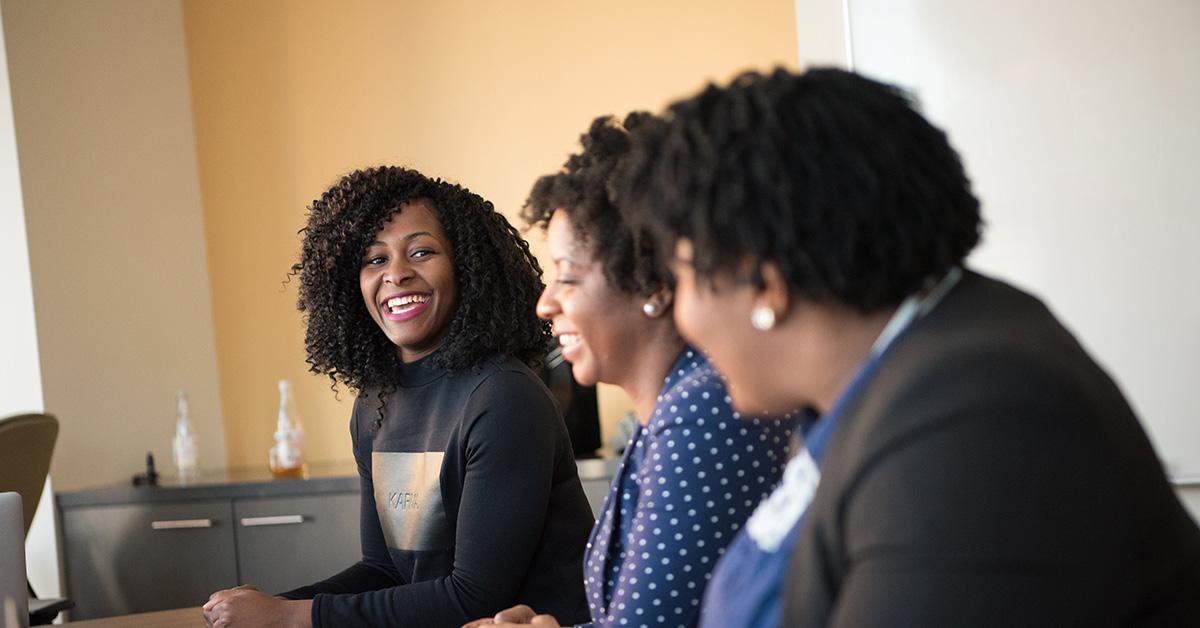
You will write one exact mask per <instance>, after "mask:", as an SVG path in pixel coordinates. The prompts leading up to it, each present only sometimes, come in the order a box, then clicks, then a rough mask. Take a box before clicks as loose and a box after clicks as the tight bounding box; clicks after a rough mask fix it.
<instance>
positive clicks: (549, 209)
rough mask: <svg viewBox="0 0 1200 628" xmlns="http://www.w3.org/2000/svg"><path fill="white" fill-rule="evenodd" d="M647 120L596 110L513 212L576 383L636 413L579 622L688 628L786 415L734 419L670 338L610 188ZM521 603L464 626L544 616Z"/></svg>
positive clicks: (642, 258)
mask: <svg viewBox="0 0 1200 628" xmlns="http://www.w3.org/2000/svg"><path fill="white" fill-rule="evenodd" d="M654 124H661V121H660V120H658V119H657V118H655V117H653V116H651V115H649V114H645V113H632V114H630V115H629V116H627V117H626V118H625V122H624V123H621V122H619V121H617V120H616V119H615V118H612V117H608V116H605V117H601V118H597V119H596V120H595V121H594V122H592V126H591V128H590V129H589V130H588V132H587V133H585V134H584V135H583V137H582V138H581V143H582V145H583V151H582V152H580V153H578V154H576V155H572V156H571V157H570V158H569V159H568V160H567V163H566V164H565V165H564V166H563V168H562V170H561V171H559V172H557V173H554V174H549V175H546V176H544V177H542V178H541V179H539V180H538V181H537V183H535V184H534V186H533V191H532V192H530V195H529V200H528V201H527V202H526V204H525V211H524V217H525V219H526V220H527V221H528V222H529V223H530V224H531V225H536V226H540V227H541V228H543V229H544V230H545V231H546V236H547V241H548V243H549V248H550V256H551V258H552V259H553V261H554V272H555V275H556V276H555V280H554V281H553V282H551V283H550V285H549V286H547V287H546V289H545V291H543V292H542V298H541V299H540V300H539V301H538V309H537V311H538V315H540V316H541V317H542V318H544V319H546V320H549V321H551V322H552V323H553V329H554V334H555V336H556V337H557V338H558V340H559V342H560V344H561V345H562V354H563V357H564V358H565V359H566V360H567V361H568V362H570V363H571V371H572V373H573V374H574V376H575V379H576V381H578V382H580V383H582V384H588V385H590V384H595V383H596V382H605V383H609V384H613V385H615V386H619V387H620V388H621V389H622V390H624V391H625V392H626V393H627V394H628V395H629V397H630V399H631V400H632V401H633V407H634V412H635V414H636V415H637V419H638V426H637V428H636V430H635V431H634V433H633V436H632V437H631V438H630V440H629V445H628V446H627V447H626V448H625V453H624V456H623V457H622V459H621V465H620V467H619V468H618V470H617V472H616V474H615V475H614V477H613V481H612V485H611V486H610V487H609V491H608V498H607V499H606V500H605V502H604V508H603V510H602V511H601V513H600V516H599V519H598V521H597V522H596V525H595V527H594V528H593V529H592V536H591V539H590V542H589V543H588V549H587V554H586V557H585V559H584V573H583V579H584V587H585V589H586V591H587V596H588V608H589V610H590V611H591V615H592V621H593V622H594V623H595V625H596V626H622V625H634V626H641V625H646V624H649V625H653V626H657V627H659V628H674V627H679V628H691V627H693V626H695V625H696V624H697V622H699V620H700V595H701V593H702V592H703V591H704V585H705V584H706V583H707V582H708V578H709V575H710V574H711V572H712V568H713V566H714V565H716V562H717V559H718V558H719V557H720V556H721V552H723V551H724V549H725V546H726V545H727V544H728V543H729V541H730V540H732V539H733V537H734V534H735V533H736V532H737V531H738V529H740V527H741V525H742V524H743V523H744V522H745V520H746V517H748V516H750V512H751V511H752V510H753V509H754V507H755V506H756V505H757V504H758V502H759V501H761V500H762V498H763V497H765V496H766V494H767V493H768V492H770V489H771V487H772V486H774V485H775V483H776V482H777V481H778V480H779V476H780V473H781V472H782V470H783V465H784V463H785V462H786V461H787V451H788V446H789V444H790V442H791V435H792V425H793V422H792V421H791V420H789V419H766V418H759V419H754V420H753V422H751V421H746V422H745V423H743V422H741V421H738V419H737V414H736V413H735V412H734V411H733V409H732V408H731V407H730V404H729V401H728V399H729V397H728V394H727V391H726V390H725V386H724V384H723V383H722V381H721V377H720V375H718V374H717V373H716V372H715V371H713V369H712V366H711V365H710V364H709V362H708V359H707V358H705V356H704V355H702V354H701V353H700V352H699V351H696V350H694V349H693V348H692V347H690V346H688V345H687V344H686V343H685V342H684V341H683V339H682V338H680V336H679V331H678V330H677V329H676V327H675V321H674V320H673V319H672V309H673V306H674V303H673V289H672V284H673V281H672V278H671V275H670V273H669V272H668V271H667V269H666V267H665V265H664V264H663V263H662V261H661V258H660V257H659V255H658V253H657V251H656V250H655V249H654V247H650V246H646V244H647V243H646V242H645V239H644V237H643V236H644V235H645V234H643V233H641V232H639V231H637V230H635V229H632V228H630V226H629V225H628V224H627V223H625V222H624V221H623V220H622V219H621V212H620V211H619V210H618V208H617V205H616V204H615V203H614V202H613V199H612V198H611V197H610V194H609V185H610V183H611V182H612V179H613V176H614V174H615V173H616V172H617V170H618V166H619V164H620V162H621V160H622V158H624V157H625V155H626V154H627V153H628V152H629V147H630V142H629V134H630V133H631V132H636V131H637V130H638V129H639V128H641V127H642V126H645V125H654ZM534 609H537V610H538V611H539V612H546V611H544V610H543V609H541V608H538V607H537V606H536V604H533V603H532V602H531V603H530V604H528V605H522V606H517V607H514V608H512V609H508V610H505V611H503V612H501V613H498V614H497V615H495V616H494V617H492V618H490V619H486V620H480V621H477V622H474V623H473V624H471V625H470V626H469V628H483V627H484V626H488V625H494V624H496V623H501V624H509V625H511V624H516V623H522V622H526V621H530V622H533V623H535V624H537V625H540V626H556V623H555V622H554V620H553V618H551V617H537V616H536V615H535V611H534Z"/></svg>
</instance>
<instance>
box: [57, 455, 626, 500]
mask: <svg viewBox="0 0 1200 628" xmlns="http://www.w3.org/2000/svg"><path fill="white" fill-rule="evenodd" d="M619 463H620V461H619V460H616V459H614V458H585V459H581V460H578V461H576V465H577V467H578V469H579V477H580V479H582V480H585V481H586V480H601V479H607V478H610V477H612V474H613V472H614V471H615V470H616V468H617V465H618V464H619ZM358 490H359V481H358V469H357V467H356V466H355V464H354V463H353V462H343V463H331V464H314V465H309V467H308V472H307V474H306V475H305V477H304V478H275V477H274V476H272V475H271V472H270V471H269V470H268V469H266V468H265V467H249V468H235V469H224V470H218V471H205V472H203V473H201V474H200V476H199V477H198V478H196V479H193V480H189V481H187V482H181V481H180V480H179V478H178V477H174V476H166V475H164V476H161V477H159V483H158V485H157V486H133V485H132V484H117V485H108V486H101V487H96V488H89V489H80V490H73V491H63V492H59V493H57V494H56V498H57V501H58V506H59V508H74V507H77V506H104V505H109V504H138V503H155V502H175V501H195V500H202V499H233V498H246V497H281V496H287V495H314V494H323V493H352V492H356V491H358Z"/></svg>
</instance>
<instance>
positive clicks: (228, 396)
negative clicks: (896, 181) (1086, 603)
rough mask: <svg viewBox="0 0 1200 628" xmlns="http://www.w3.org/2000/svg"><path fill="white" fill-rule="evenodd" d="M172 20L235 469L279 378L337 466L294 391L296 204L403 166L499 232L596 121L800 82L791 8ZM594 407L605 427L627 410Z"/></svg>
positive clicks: (432, 7) (453, 4)
mask: <svg viewBox="0 0 1200 628" xmlns="http://www.w3.org/2000/svg"><path fill="white" fill-rule="evenodd" d="M183 6H184V18H185V24H186V29H187V47H188V59H189V64H190V70H191V80H192V98H193V110H194V114H195V124H196V145H197V150H198V155H199V167H200V181H201V189H202V190H203V197H204V210H205V228H206V232H207V239H208V247H209V248H208V250H209V272H210V274H211V276H212V278H213V312H214V321H215V326H216V339H217V355H218V360H219V368H220V377H221V396H222V403H223V407H224V408H225V423H226V425H225V429H226V433H227V434H228V450H229V460H230V463H231V464H261V463H262V461H263V460H264V459H265V454H266V451H267V447H268V446H269V444H270V436H271V431H272V429H273V427H272V425H273V423H272V421H273V418H274V411H275V404H276V399H275V395H276V392H275V386H274V380H276V379H277V378H279V377H290V378H293V379H295V380H296V381H297V388H296V390H297V401H298V403H299V406H300V409H301V412H302V413H303V414H304V420H305V427H306V429H307V430H308V434H309V437H310V442H311V452H310V460H316V461H320V460H335V459H348V458H349V457H350V447H349V439H348V438H347V437H346V420H347V417H348V413H349V404H347V403H345V401H343V403H341V404H338V403H336V402H335V401H334V400H333V396H332V395H331V393H330V391H329V388H328V385H327V383H326V382H323V381H321V380H319V379H318V378H316V377H314V376H311V375H307V374H306V367H305V364H304V362H303V348H302V342H303V332H302V329H301V323H300V318H299V315H298V314H297V312H296V311H295V308H294V302H295V288H294V286H287V287H286V288H284V287H283V286H282V283H281V282H282V281H283V279H284V277H285V274H286V272H287V269H288V267H289V265H290V264H291V263H292V261H293V259H294V257H295V253H296V250H297V244H298V240H297V237H296V235H295V233H296V231H297V230H298V229H299V228H300V227H301V225H302V224H303V220H304V208H305V206H306V205H307V204H308V202H309V201H310V200H311V199H312V198H314V197H315V196H317V195H318V194H319V193H320V192H321V191H322V190H323V189H325V187H327V186H328V185H329V184H330V183H331V182H332V181H333V180H335V178H336V177H338V176H339V175H341V174H343V173H345V172H347V171H349V170H351V169H354V168H357V167H361V166H364V165H370V164H378V163H395V164H403V165H409V166H413V167H416V168H418V169H421V170H423V171H426V172H428V173H430V174H437V175H441V176H445V177H447V178H451V179H455V180H458V181H460V182H462V183H464V184H465V185H467V186H469V187H470V188H472V189H473V190H475V191H476V192H479V193H481V194H483V195H484V196H485V197H487V198H489V199H491V200H492V201H494V202H495V203H496V204H497V206H498V207H500V208H501V209H502V210H503V211H505V213H506V214H508V215H509V216H510V218H513V217H514V216H515V212H516V210H517V209H518V208H519V206H520V204H521V202H522V201H523V200H524V198H525V195H526V194H527V192H528V190H529V186H530V184H531V183H532V182H533V180H534V179H535V178H536V177H537V176H538V175H540V174H543V173H545V172H548V171H551V170H553V169H555V168H557V167H558V166H559V165H560V164H561V162H562V160H563V159H564V158H565V156H566V155H567V154H568V153H569V152H570V151H571V150H573V149H574V141H575V139H576V138H577V137H578V135H579V133H580V132H582V131H583V130H585V128H586V126H587V123H588V122H589V121H590V120H591V118H592V117H593V116H595V115H598V114H601V113H618V114H620V113H624V112H626V111H628V110H630V109H633V108H650V109H658V108H660V107H661V106H662V105H663V104H665V103H666V102H667V101H668V100H670V99H672V98H674V97H677V96H680V95H684V94H686V93H690V92H692V91H694V90H696V89H698V88H699V87H700V86H701V84H702V82H703V81H705V80H709V79H719V80H725V79H728V78H729V77H730V76H731V75H732V74H733V73H734V72H735V71H737V70H740V69H744V68H747V67H751V66H753V67H759V68H762V67H767V66H772V65H775V64H785V65H787V66H789V67H795V66H796V37H795V21H794V19H793V8H792V2H791V0H755V1H751V2H737V3H734V2H728V1H720V2H712V1H707V2H697V1H695V0H671V1H666V2H628V1H623V2H604V3H579V2H553V1H549V0H544V1H537V2H503V3H502V2H468V1H463V0H455V1H446V2H320V3H317V2H285V1H268V0H260V1H256V2H252V3H246V2H233V1H229V2H218V1H214V0H196V1H193V0H184V4H183ZM531 240H533V241H534V244H535V248H536V249H537V250H541V248H542V243H541V235H540V234H539V233H533V234H531ZM602 395H603V397H602V411H603V414H604V417H605V423H606V427H607V426H609V425H610V424H611V423H612V422H613V421H615V419H616V417H618V416H619V415H620V414H621V413H622V412H623V411H624V410H625V409H626V408H627V407H628V401H627V400H626V399H625V398H624V397H623V396H622V395H621V394H619V392H614V391H611V390H608V391H604V392H603V393H602ZM343 399H344V400H345V399H347V397H346V396H345V395H343Z"/></svg>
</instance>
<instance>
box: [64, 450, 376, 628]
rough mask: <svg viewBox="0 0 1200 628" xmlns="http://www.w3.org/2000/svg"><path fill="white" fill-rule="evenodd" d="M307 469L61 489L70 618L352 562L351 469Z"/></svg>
mask: <svg viewBox="0 0 1200 628" xmlns="http://www.w3.org/2000/svg"><path fill="white" fill-rule="evenodd" d="M314 476H315V477H311V478H310V479H307V480H272V479H271V478H270V475H269V474H265V473H261V472H259V473H248V472H247V473H222V474H217V475H213V476H209V477H205V478H203V479H202V480H203V481H202V483H193V484H190V485H180V484H178V483H171V482H164V484H163V486H158V487H136V488H135V487H130V486H119V487H107V488H100V489H91V490H85V491H73V492H68V493H60V494H59V495H58V496H57V503H58V508H59V516H60V520H61V521H62V544H63V562H64V571H65V580H66V585H67V591H66V594H67V595H68V596H69V597H70V598H71V599H72V600H74V601H75V603H76V605H75V608H74V609H73V610H72V611H71V612H70V616H71V619H72V620H78V619H90V618H95V617H109V616H112V615H125V614H130V613H142V612H147V611H155V610H164V609H171V608H181V607H186V606H199V605H201V604H203V603H204V602H205V601H206V600H207V599H208V596H209V595H210V594H211V593H212V592H214V591H218V590H220V589H227V588H229V587H233V586H237V585H238V584H254V585H256V586H258V588H260V589H262V590H263V591H266V592H268V593H279V592H281V591H285V590H288V589H293V588H296V587H298V586H302V585H305V584H311V583H313V582H316V581H318V580H321V579H323V578H325V577H328V576H331V575H333V574H335V573H337V572H339V571H341V570H342V569H345V568H346V567H349V566H350V565H352V564H353V563H354V562H356V561H357V560H358V559H359V558H360V557H361V551H360V549H359V543H358V513H359V495H358V489H359V482H358V478H357V476H356V475H355V470H354V468H353V466H349V467H338V468H335V469H332V470H330V469H326V470H323V472H321V471H318V472H315V473H314Z"/></svg>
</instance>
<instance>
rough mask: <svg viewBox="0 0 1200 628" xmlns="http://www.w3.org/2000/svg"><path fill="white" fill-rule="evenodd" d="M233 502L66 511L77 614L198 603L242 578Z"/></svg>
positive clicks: (97, 614)
mask: <svg viewBox="0 0 1200 628" xmlns="http://www.w3.org/2000/svg"><path fill="white" fill-rule="evenodd" d="M232 521H233V508H232V505H231V504H230V503H229V501H228V500H221V501H203V502H195V503H182V504H136V505H109V506H96V507H93V508H80V509H73V510H72V511H70V512H69V513H64V516H63V520H62V533H63V538H64V540H65V541H66V543H65V545H66V548H65V549H66V564H67V590H68V591H69V595H70V597H71V599H73V600H74V601H75V610H74V611H72V618H74V619H83V618H88V617H107V616H109V615H125V614H128V613H140V612H143V611H155V610H162V609H168V608H180V607H183V606H197V605H199V604H202V603H203V602H204V601H205V600H206V599H208V595H209V593H212V592H213V591H216V590H218V589H221V588H225V587H228V586H230V585H231V584H232V583H235V582H236V581H237V563H236V560H235V552H234V544H233V543H234V541H233V538H234V537H233V528H232V526H231V523H232Z"/></svg>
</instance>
